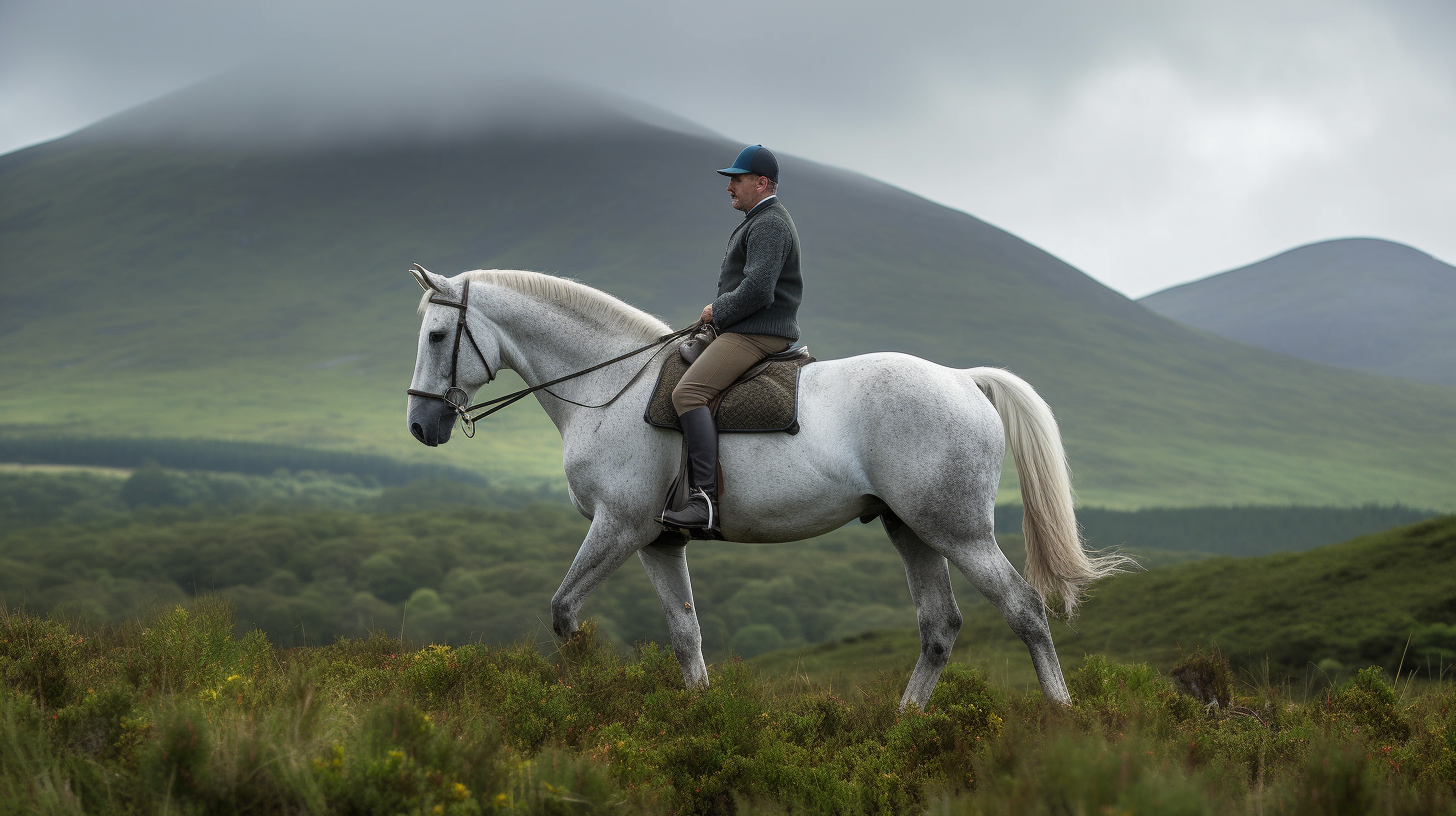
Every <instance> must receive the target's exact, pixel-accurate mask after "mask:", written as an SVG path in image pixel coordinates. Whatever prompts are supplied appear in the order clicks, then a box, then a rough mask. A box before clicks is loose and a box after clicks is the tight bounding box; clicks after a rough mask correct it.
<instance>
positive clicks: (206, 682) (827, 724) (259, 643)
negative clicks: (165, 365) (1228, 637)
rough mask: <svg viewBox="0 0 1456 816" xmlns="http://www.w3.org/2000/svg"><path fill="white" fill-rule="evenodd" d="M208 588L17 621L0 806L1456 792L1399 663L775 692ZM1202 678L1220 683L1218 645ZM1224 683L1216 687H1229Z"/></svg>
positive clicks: (1449, 755) (859, 806)
mask: <svg viewBox="0 0 1456 816" xmlns="http://www.w3.org/2000/svg"><path fill="white" fill-rule="evenodd" d="M232 629H233V620H232V610H231V608H230V607H229V606H228V605H227V604H226V603H223V602H219V601H215V600H203V601H200V602H198V603H197V604H196V605H194V606H193V607H191V608H174V609H170V610H166V611H164V612H162V613H161V614H159V615H157V616H156V617H155V618H154V619H152V620H150V621H148V622H147V623H146V624H144V625H143V624H132V625H126V626H121V627H113V628H104V629H96V630H82V629H78V628H74V627H68V626H66V625H63V624H62V623H60V622H57V621H55V620H49V619H43V618H38V617H34V616H29V615H24V614H18V613H13V612H5V613H3V614H0V678H3V684H0V811H3V812H7V813H10V812H16V813H19V812H45V813H162V812H167V813H303V812H310V813H359V814H374V813H420V814H433V813H454V814H480V813H530V814H561V813H625V812H632V813H640V812H645V813H735V812H736V813H782V812H805V813H846V814H853V813H907V812H919V811H927V810H928V811H930V812H934V813H1049V814H1050V813H1151V812H1156V813H1198V814H1203V813H1236V812H1249V811H1252V812H1262V813H1342V812H1361V813H1365V812H1384V813H1417V812H1421V813H1425V812H1441V811H1451V810H1452V808H1453V803H1456V688H1453V686H1452V685H1451V684H1449V683H1448V684H1444V685H1429V686H1425V687H1421V688H1407V687H1405V686H1402V688H1401V689H1400V690H1397V689H1396V688H1394V687H1392V686H1391V685H1390V684H1389V683H1387V682H1386V681H1385V679H1384V678H1383V677H1382V675H1381V673H1380V670H1379V669H1370V670H1366V671H1363V672H1360V673H1359V674H1357V675H1356V677H1355V678H1354V679H1353V680H1351V681H1350V682H1349V683H1346V684H1345V685H1343V686H1339V687H1334V688H1331V689H1329V690H1328V691H1327V692H1325V693H1322V694H1320V695H1318V696H1316V697H1314V698H1311V699H1308V700H1296V699H1291V697H1290V696H1289V695H1288V693H1287V692H1286V691H1285V690H1282V689H1279V688H1276V687H1271V686H1253V685H1249V684H1247V683H1240V682H1238V681H1236V680H1235V681H1233V683H1232V688H1233V691H1232V697H1231V699H1230V700H1229V701H1228V704H1227V705H1224V704H1221V703H1220V704H1215V705H1213V706H1211V707H1206V706H1205V705H1204V704H1203V703H1202V702H1200V701H1198V700H1195V699H1194V698H1193V697H1191V696H1189V695H1187V694H1184V693H1182V692H1180V691H1179V690H1178V689H1177V687H1176V686H1175V684H1174V682H1173V681H1171V680H1170V679H1169V678H1168V677H1165V676H1164V675H1162V674H1160V673H1158V672H1157V671H1155V670H1153V669H1151V668H1149V667H1147V666H1143V665H1119V664H1114V663H1111V662H1109V661H1107V660H1106V659H1103V658H1100V657H1097V656H1092V657H1089V658H1088V660H1087V661H1086V663H1085V664H1084V666H1083V667H1082V668H1081V669H1079V670H1077V671H1075V672H1073V673H1072V674H1071V675H1070V676H1069V678H1068V680H1069V686H1070V688H1071V689H1072V692H1073V696H1074V700H1075V702H1074V705H1073V706H1072V707H1071V708H1069V709H1062V708H1060V707H1057V706H1054V705H1051V704H1048V703H1047V702H1045V701H1044V700H1043V699H1042V698H1041V696H1040V695H1039V694H1037V693H1034V692H1033V693H1011V692H1007V691H1005V690H1003V689H999V688H997V687H996V686H994V685H992V684H990V683H989V682H987V680H986V678H985V676H984V675H983V674H981V673H979V672H976V671H973V670H969V669H965V668H962V667H960V666H952V667H951V668H949V669H948V670H947V671H946V674H945V676H944V678H943V680H942V683H941V685H940V687H939V688H938V689H937V690H936V693H935V696H934V698H933V699H932V700H931V703H930V706H929V707H928V709H927V710H926V711H923V712H922V711H918V710H914V709H912V710H910V711H907V712H903V713H901V712H898V711H897V710H896V704H897V700H898V696H899V688H898V686H899V679H898V678H895V677H888V676H887V677H884V678H881V680H880V681H878V682H875V683H871V684H869V685H867V686H864V687H860V688H858V689H856V690H855V692H854V693H853V694H851V695H849V696H848V697H839V696H835V695H834V694H831V693H830V692H828V691H827V690H825V689H823V688H822V687H817V686H815V685H813V684H809V683H805V684H802V685H801V687H799V688H795V689H790V690H782V689H781V690H779V691H772V690H770V687H769V686H768V685H767V684H766V683H764V682H763V681H762V680H761V679H760V678H759V677H758V675H757V673H756V672H755V670H754V669H753V668H752V667H750V666H749V665H747V664H744V663H742V662H739V661H736V660H733V661H729V662H726V663H723V664H720V665H715V666H713V667H712V668H711V671H710V673H711V679H712V685H711V687H710V688H708V689H706V690H699V691H689V690H687V689H685V688H683V687H682V681H681V676H680V674H679V672H678V668H677V665H676V662H675V660H674V659H673V657H672V655H671V654H670V652H669V651H668V650H665V649H663V648H661V647H658V646H656V645H654V644H644V645H642V646H640V647H639V648H638V650H637V652H636V655H635V656H634V657H632V658H630V659H629V658H623V657H621V656H620V654H619V652H617V651H616V650H614V649H611V648H608V647H605V646H603V645H602V644H601V643H600V642H599V641H598V640H597V639H596V638H595V637H594V634H593V633H592V632H591V631H590V627H589V629H588V631H587V632H586V634H584V635H583V636H582V637H581V638H579V639H577V640H574V641H571V642H569V643H566V644H563V645H561V647H560V648H559V649H558V650H557V651H556V652H555V653H554V654H552V655H549V656H547V655H543V654H542V653H541V652H540V651H539V650H537V649H536V648H534V647H520V648H491V647H487V646H483V645H467V646H461V647H458V648H450V647H445V646H439V645H432V646H426V647H424V648H412V647H409V646H406V645H405V644H403V643H401V642H399V641H397V640H395V639H392V638H390V637H387V636H384V635H376V636H374V637H371V638H369V639H365V640H343V641H340V642H338V643H336V644H334V645H332V646H327V647H313V648H299V649H290V650H284V651H279V650H277V649H275V648H274V647H272V646H271V645H269V644H268V643H267V641H266V640H265V639H264V638H262V637H260V636H259V635H257V634H256V633H255V634H251V635H247V636H244V637H242V638H235V637H234V636H233V635H232ZM1200 671H1203V672H1206V673H1207V672H1212V673H1214V674H1220V673H1221V674H1222V675H1223V679H1224V680H1225V681H1228V680H1229V678H1228V677H1227V673H1228V669H1227V665H1226V664H1224V663H1222V662H1221V661H1220V660H1218V659H1216V658H1214V659H1211V660H1210V659H1207V656H1206V655H1205V656H1204V662H1203V663H1202V664H1200ZM1214 685H1217V683H1215V684H1214Z"/></svg>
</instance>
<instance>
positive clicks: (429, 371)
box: [406, 264, 500, 447]
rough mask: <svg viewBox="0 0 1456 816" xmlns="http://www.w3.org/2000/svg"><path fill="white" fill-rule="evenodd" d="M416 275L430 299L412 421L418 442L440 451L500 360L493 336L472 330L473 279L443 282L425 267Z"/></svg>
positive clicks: (423, 306)
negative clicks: (493, 357) (471, 294)
mask: <svg viewBox="0 0 1456 816" xmlns="http://www.w3.org/2000/svg"><path fill="white" fill-rule="evenodd" d="M410 274H411V275H413V276H414V278H415V281H416V282H418V283H419V285H420V287H421V288H423V289H424V290H425V294H424V297H423V298H422V299H421V300H420V315H421V318H422V320H421V322H420V337H419V344H418V346H417V347H416V351H415V374H414V378H413V379H411V380H410V388H409V408H408V411H407V414H406V419H407V421H408V423H409V429H410V433H411V434H412V435H413V436H414V438H415V439H418V440H420V441H421V442H423V443H424V444H426V445H429V446H430V447H435V446H436V445H442V444H444V443H446V442H449V441H450V432H451V431H452V430H454V427H455V420H456V417H457V410H456V409H457V408H461V409H463V408H465V407H466V406H468V405H469V404H470V400H471V398H472V397H474V396H475V392H476V391H478V390H479V389H480V388H481V386H483V385H485V384H486V383H488V382H490V381H491V380H492V379H494V378H495V371H496V370H497V369H499V367H500V364H499V354H498V350H497V347H496V344H495V341H494V339H493V338H491V337H490V336H489V333H486V332H480V331H479V330H478V328H479V327H477V330H476V331H472V330H471V329H470V315H471V311H472V309H471V304H470V282H469V280H468V279H466V278H463V277H461V276H457V277H456V278H454V279H452V278H445V277H441V276H440V275H436V274H435V273H433V272H430V271H428V270H426V269H425V268H424V267H422V266H420V265H419V264H416V265H415V266H414V267H413V268H411V269H410ZM477 319H478V315H477ZM486 355H494V356H495V357H496V359H495V360H492V359H489V358H487V357H486Z"/></svg>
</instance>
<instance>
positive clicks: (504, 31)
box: [0, 0, 1456, 295]
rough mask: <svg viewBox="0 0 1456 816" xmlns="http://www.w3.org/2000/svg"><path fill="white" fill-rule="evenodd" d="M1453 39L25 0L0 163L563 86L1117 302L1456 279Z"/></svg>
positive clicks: (1356, 27)
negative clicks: (1362, 267) (360, 78)
mask: <svg viewBox="0 0 1456 816" xmlns="http://www.w3.org/2000/svg"><path fill="white" fill-rule="evenodd" d="M1453 35H1456V11H1453V6H1452V4H1450V3H1449V2H1447V1H1446V0H1404V1H1402V2H1378V3H1377V2H1373V0H1371V1H1369V2H1360V1H1359V0H1333V1H1332V2H1304V1H1303V0H1294V1H1292V2H1278V3H1272V4H1271V3H1256V2H1232V3H1217V4H1214V3H1197V4H1188V3H1163V2H1103V3H1096V4H1093V3H1083V2H1075V0H1058V1H1057V2H1047V3H1024V4H1002V3H990V2H970V3H967V2H908V3H900V4H896V5H894V6H893V7H891V6H889V5H885V4H868V3H856V2H827V0H820V1H815V2H799V3H792V4H783V3H781V2H775V3H770V2H762V1H760V0H751V1H750V2H741V3H736V4H732V5H727V6H725V5H721V4H705V3H694V2H647V1H646V0H629V1H628V2H618V3H611V4H604V3H591V2H580V1H579V0H559V1H558V2H544V3H538V4H505V3H467V2H429V1H428V0H427V1H426V2H421V3H412V4H408V5H406V4H399V3H394V2H388V3H386V2H382V1H381V0H362V1H360V2H343V0H330V1H329V2H316V3H308V4H299V3H296V2H287V3H285V2H281V0H257V1H256V2H251V3H247V4H242V3H235V4H227V3H211V4H206V5H203V4H198V3H196V2H195V0H194V1H193V2H184V1H183V0H140V2H133V3H128V4H123V5H121V6H118V5H117V4H112V3H105V2H99V0H90V1H82V0H24V1H22V2H11V3H9V4H6V5H4V6H0V150H7V149H13V148H14V147H17V146H19V145H22V144H25V143H28V142H32V141H35V140H39V139H44V138H48V137H52V136H55V135H59V134H61V133H64V132H66V131H68V130H71V129H74V128H76V127H80V126H82V125H85V124H87V123H89V122H91V121H94V120H95V119H97V118H100V117H102V116H105V115H107V114H110V113H113V112H115V111H117V110H120V109H123V108H125V107H128V106H130V105H134V104H137V103H139V102H142V101H145V100H146V99H149V98H152V97H154V96H157V95H159V94H161V93H164V92H166V91H169V90H172V89H174V88H177V87H181V86H183V85H186V84H189V83H192V82H195V81H197V80H199V79H201V78H204V77H206V76H209V75H212V74H215V73H217V72H220V71H224V70H226V69H228V68H229V67H231V66H234V65H236V64H239V63H241V62H246V61H258V60H261V61H264V62H276V63H277V64H279V65H285V66H298V65H307V64H309V63H312V64H313V65H315V66H318V67H319V69H320V71H321V72H322V73H325V74H327V73H329V71H332V72H333V73H334V74H343V75H346V76H348V75H357V73H358V72H357V68H358V66H359V65H360V64H364V65H367V66H368V71H367V73H368V74H369V75H370V76H371V77H372V79H371V83H372V84H371V86H370V87H371V88H372V89H373V91H374V92H376V93H375V94H374V96H373V97H372V98H378V93H377V92H380V91H382V90H387V89H388V88H389V87H390V86H391V83H395V82H397V83H398V84H399V86H400V87H407V88H411V89H413V90H411V91H409V92H408V93H405V94H402V96H403V97H405V98H406V99H407V100H408V101H409V104H413V105H416V106H418V105H420V104H423V103H422V101H421V97H422V94H421V92H420V91H419V89H420V88H421V87H423V85H422V84H421V83H420V82H419V80H420V78H421V77H434V78H436V79H437V80H439V81H433V82H430V83H426V84H428V85H429V86H430V87H433V88H434V89H435V90H436V91H437V92H439V93H440V94H441V95H444V94H445V91H446V90H447V89H449V88H457V87H460V85H459V84H452V83H450V82H445V81H443V80H440V79H439V78H442V77H453V78H456V79H458V80H460V82H465V80H474V79H477V78H481V77H489V78H493V79H495V80H498V81H499V80H506V81H509V80H510V79H511V78H512V77H520V76H540V75H548V76H558V77H562V78H566V79H571V80H573V81H577V82H584V83H587V84H589V85H593V86H596V87H598V88H604V89H610V90H612V91H615V92H617V93H620V94H622V95H625V96H628V97H632V98H635V99H639V100H642V101H644V102H647V103H650V104H653V105H657V106H659V107H662V108H664V109H667V110H670V111H674V112H676V113H678V114H681V115H682V116H685V117H687V118H689V119H692V120H695V121H697V122H700V123H702V124H703V125H705V126H706V127H708V128H711V129H713V130H715V131H718V132H721V133H724V134H728V135H730V136H733V137H735V138H740V139H743V140H745V141H762V142H764V143H766V144H769V145H771V146H773V147H775V148H777V149H782V150H784V151H786V152H791V153H796V154H799V155H802V156H806V157H809V158H813V159H817V160H820V161H826V162H829V163H832V164H839V165H843V166H847V167H850V168H853V169H857V170H860V171H862V172H866V173H868V174H870V175H873V176H875V177H877V178H881V179H884V180H886V181H889V182H891V183H894V184H897V185H899V186H902V187H905V188H907V189H910V190H913V191H915V192H918V193H920V194H922V195H925V196H927V197H929V198H932V199H935V200H937V201H941V202H943V203H946V204H949V205H951V206H954V207H957V208H960V209H964V210H967V211H969V212H972V213H974V214H976V215H978V216H980V217H983V218H986V219H988V220H990V221H992V222H994V223H997V224H998V225H1000V226H1003V227H1005V228H1007V229H1010V230H1012V231H1013V232H1016V233H1017V234H1020V235H1022V236H1023V237H1025V238H1027V239H1028V240H1031V241H1033V242H1035V243H1037V244H1039V245H1041V246H1043V247H1045V248H1047V249H1049V250H1051V251H1052V252H1055V253H1057V254H1059V255H1061V256H1062V257H1064V258H1066V259H1067V260H1068V261H1070V262H1072V263H1074V264H1076V265H1078V266H1079V267H1081V268H1083V269H1085V270H1086V271H1088V272H1089V273H1090V274H1092V275H1094V276H1096V277H1098V278H1099V279H1101V280H1103V281H1104V282H1106V283H1108V284H1109V285H1112V286H1113V287H1115V288H1118V289H1120V290H1122V291H1124V292H1127V293H1129V294H1132V295H1139V294H1143V293H1146V292H1148V291H1152V290H1154V289H1158V288H1162V287H1163V286H1167V285H1171V284H1173V283H1176V282H1179V281H1182V280H1187V279H1190V278H1194V277H1199V276H1202V275H1206V274H1210V273H1212V272H1216V271H1219V270H1221V269H1225V268H1229V267H1232V266H1237V265H1241V264H1244V263H1247V262H1251V261H1253V260H1257V259H1258V258H1260V257H1263V256H1266V255H1269V254H1273V253H1275V252H1278V251H1282V250H1284V249H1287V248H1289V247H1291V246H1294V245H1297V244H1300V243H1305V242H1309V241H1314V240H1320V239H1324V238H1331V237H1338V236H1345V235H1376V236H1380V237H1386V238H1391V239H1394V240H1399V241H1405V242H1407V243H1411V244H1413V245H1415V246H1418V247H1420V248H1421V249H1423V250H1426V251H1428V252H1431V253H1433V254H1435V255H1437V256H1438V257H1443V258H1445V259H1447V260H1452V259H1456V230H1452V229H1450V226H1449V222H1450V216H1449V214H1450V213H1452V212H1456V197H1453V196H1456V193H1453V192H1452V191H1456V58H1453V55H1452V53H1451V52H1452V50H1453V49H1451V48H1450V47H1449V44H1450V43H1451V42H1453V41H1456V37H1453ZM349 66H352V67H349ZM323 69H328V70H323ZM466 84H468V83H466ZM336 97H337V98H338V101H340V102H341V103H342V102H346V101H348V96H347V95H345V94H337V95H336ZM356 97H357V98H358V99H365V98H371V97H370V95H369V94H365V95H363V96H362V97H360V96H358V95H356ZM356 101H357V99H356ZM371 104H373V103H371ZM347 107H348V106H346V105H342V104H341V105H340V108H341V110H342V109H345V108H347ZM408 107H409V105H402V106H401V109H402V110H404V109H407V108H408ZM356 108H357V106H356ZM464 118H465V119H468V118H469V117H468V116H466V117H464Z"/></svg>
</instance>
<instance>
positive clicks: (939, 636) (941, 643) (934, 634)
mask: <svg viewBox="0 0 1456 816" xmlns="http://www.w3.org/2000/svg"><path fill="white" fill-rule="evenodd" d="M960 631H961V613H960V612H959V611H952V612H951V613H950V614H949V615H937V616H936V617H935V618H934V619H931V620H924V621H921V623H920V653H921V654H922V655H924V656H925V657H926V658H927V659H929V660H931V661H932V662H935V663H944V662H945V661H947V660H949V659H950V650H951V648H952V647H953V646H955V640H956V635H957V634H959V633H960Z"/></svg>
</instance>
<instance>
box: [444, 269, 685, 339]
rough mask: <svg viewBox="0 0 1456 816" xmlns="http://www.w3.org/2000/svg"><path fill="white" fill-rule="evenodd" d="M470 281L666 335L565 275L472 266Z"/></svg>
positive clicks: (654, 322)
mask: <svg viewBox="0 0 1456 816" xmlns="http://www.w3.org/2000/svg"><path fill="white" fill-rule="evenodd" d="M463 274H464V277H467V278H469V279H470V280H471V282H473V283H482V284H493V285H496V286H503V287H505V288H507V289H510V290H512V291H515V292H520V293H521V294H523V295H529V296H531V297H538V298H541V299H542V300H546V301H550V302H551V303H554V304H556V305H558V306H561V307H562V308H565V309H567V310H568V311H571V312H575V313H576V314H579V315H581V316H582V317H585V318H589V319H593V320H597V321H600V322H601V323H603V324H605V326H606V327H607V328H619V329H622V330H623V331H626V332H630V333H634V334H638V335H641V336H642V337H643V339H648V338H652V337H657V336H659V335H662V334H666V333H667V332H668V331H669V329H668V327H667V324H666V323H663V322H662V321H661V320H658V319H657V318H655V317H653V316H652V315H650V314H648V313H646V312H644V311H642V310H641V309H638V308H637V307H635V306H630V305H628V304H626V303H624V302H622V301H620V300H618V299H617V298H615V297H613V296H611V295H609V294H607V293H606V292H603V291H601V290H600V289H593V288H592V287H590V286H587V285H586V284H584V283H578V282H577V281H574V280H571V279H569V278H558V277H556V276H555V275H547V274H544V273H541V272H526V271H524V270H518V269H476V270H474V271H471V272H465V273H463ZM429 300H430V293H429V292H425V293H424V296H423V297H421V298H420V306H419V311H420V314H424V311H425V309H426V308H427V307H428V306H429Z"/></svg>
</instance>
